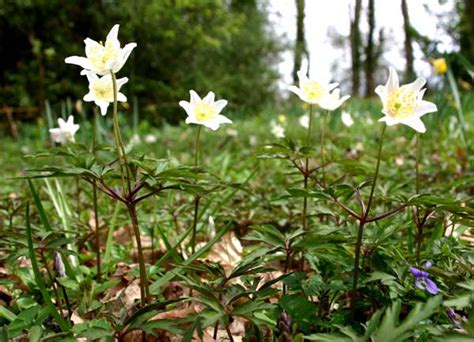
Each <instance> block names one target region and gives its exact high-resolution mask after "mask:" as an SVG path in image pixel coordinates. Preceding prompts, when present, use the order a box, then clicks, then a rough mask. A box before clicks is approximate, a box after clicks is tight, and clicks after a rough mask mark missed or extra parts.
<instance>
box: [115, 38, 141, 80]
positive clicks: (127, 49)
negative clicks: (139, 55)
mask: <svg viewBox="0 0 474 342" xmlns="http://www.w3.org/2000/svg"><path fill="white" fill-rule="evenodd" d="M136 46H137V44H136V43H129V44H127V45H125V46H124V47H123V49H122V51H121V57H120V60H119V61H117V63H116V64H115V65H114V69H113V70H114V72H115V73H117V72H119V70H120V69H122V67H123V66H124V64H125V63H126V62H127V59H128V57H129V56H130V54H131V53H132V51H133V49H134V48H135V47H136Z"/></svg>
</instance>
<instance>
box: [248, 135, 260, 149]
mask: <svg viewBox="0 0 474 342" xmlns="http://www.w3.org/2000/svg"><path fill="white" fill-rule="evenodd" d="M257 143H258V141H257V137H256V136H255V135H251V136H250V137H249V144H250V146H256V145H257Z"/></svg>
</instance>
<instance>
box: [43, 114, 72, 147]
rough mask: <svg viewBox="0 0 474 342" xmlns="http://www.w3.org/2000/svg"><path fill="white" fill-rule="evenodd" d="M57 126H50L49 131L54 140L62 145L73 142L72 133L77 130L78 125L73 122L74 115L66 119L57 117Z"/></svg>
mask: <svg viewBox="0 0 474 342" xmlns="http://www.w3.org/2000/svg"><path fill="white" fill-rule="evenodd" d="M58 125H59V127H58V128H51V129H50V130H49V133H50V134H51V139H53V141H54V142H56V143H60V144H61V145H64V144H65V143H67V142H74V134H76V132H77V131H78V130H79V125H77V124H75V123H74V117H73V116H72V115H70V116H69V117H68V119H67V121H64V120H63V119H61V118H59V119H58Z"/></svg>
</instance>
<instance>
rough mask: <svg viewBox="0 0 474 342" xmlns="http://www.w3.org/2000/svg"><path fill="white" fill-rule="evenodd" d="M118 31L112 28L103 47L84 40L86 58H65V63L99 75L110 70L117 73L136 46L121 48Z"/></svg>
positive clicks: (88, 39) (115, 27) (128, 45)
mask: <svg viewBox="0 0 474 342" xmlns="http://www.w3.org/2000/svg"><path fill="white" fill-rule="evenodd" d="M118 30H119V25H114V27H112V29H111V30H110V32H109V34H108V35H107V39H106V41H105V44H104V45H102V43H98V42H96V41H95V40H92V39H90V38H86V39H85V40H84V43H85V44H86V57H80V56H72V57H67V58H66V59H65V62H66V63H69V64H76V65H79V66H81V67H83V68H84V69H86V70H90V71H92V72H94V73H96V74H99V75H106V74H108V73H110V71H111V70H112V71H113V72H114V73H117V72H119V71H120V69H122V67H123V65H124V64H125V62H126V61H127V59H128V56H130V53H131V52H132V50H133V49H134V48H135V47H136V46H137V44H136V43H130V44H127V45H125V46H124V47H123V48H121V47H120V42H119V40H118V39H117V35H118Z"/></svg>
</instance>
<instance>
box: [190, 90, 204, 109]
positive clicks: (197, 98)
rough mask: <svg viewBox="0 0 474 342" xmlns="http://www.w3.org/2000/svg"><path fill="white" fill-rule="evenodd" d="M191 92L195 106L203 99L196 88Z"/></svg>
mask: <svg viewBox="0 0 474 342" xmlns="http://www.w3.org/2000/svg"><path fill="white" fill-rule="evenodd" d="M189 94H190V95H191V105H193V106H194V105H195V104H196V103H198V102H200V101H201V98H200V97H199V95H198V94H197V93H196V92H195V91H194V90H192V89H191V90H190V91H189Z"/></svg>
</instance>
